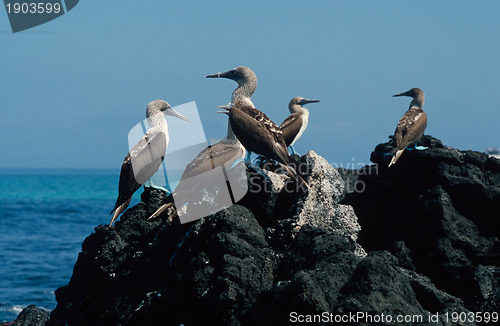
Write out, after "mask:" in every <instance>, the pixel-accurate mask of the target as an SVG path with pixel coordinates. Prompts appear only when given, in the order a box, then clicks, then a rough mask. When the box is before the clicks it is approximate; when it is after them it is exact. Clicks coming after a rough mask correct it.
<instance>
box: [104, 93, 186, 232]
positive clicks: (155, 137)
mask: <svg viewBox="0 0 500 326" xmlns="http://www.w3.org/2000/svg"><path fill="white" fill-rule="evenodd" d="M164 115H170V116H174V117H177V118H180V119H182V120H185V121H188V122H189V119H188V118H186V117H184V116H183V115H181V114H180V113H178V112H177V111H175V110H174V109H172V107H171V106H170V105H169V104H168V103H167V102H165V101H162V100H156V101H152V102H151V103H149V104H148V106H147V108H146V118H147V120H148V123H149V125H150V128H149V129H148V130H147V131H146V133H145V134H144V136H143V137H142V138H141V139H140V140H139V142H138V143H137V144H135V145H134V147H132V149H131V150H130V152H128V154H127V156H126V157H125V159H124V160H123V164H122V168H121V171H120V181H119V184H118V198H117V200H116V204H115V207H114V208H113V210H112V211H111V213H110V214H113V218H112V219H111V223H109V225H110V226H111V225H112V224H113V222H114V221H115V220H116V219H117V218H118V216H119V215H120V214H121V213H122V212H123V211H124V210H125V209H126V208H127V207H128V205H129V204H130V200H131V199H132V195H133V194H134V192H136V191H137V189H139V188H140V187H141V185H143V184H144V183H145V182H146V181H148V180H149V179H150V178H151V177H152V176H153V174H155V173H156V171H158V168H159V167H160V166H161V163H162V162H163V159H164V158H165V153H166V150H167V146H168V143H169V139H170V137H169V134H168V125H167V121H166V120H165V116H164Z"/></svg>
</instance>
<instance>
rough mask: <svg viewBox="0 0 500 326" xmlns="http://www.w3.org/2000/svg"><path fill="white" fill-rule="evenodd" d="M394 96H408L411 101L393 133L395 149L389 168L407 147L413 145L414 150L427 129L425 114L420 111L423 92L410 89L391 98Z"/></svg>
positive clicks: (417, 89)
mask: <svg viewBox="0 0 500 326" xmlns="http://www.w3.org/2000/svg"><path fill="white" fill-rule="evenodd" d="M396 96H409V97H411V98H413V100H412V101H411V103H410V108H409V109H408V111H406V113H405V114H404V115H403V117H402V118H401V120H399V123H398V126H397V127H396V131H394V136H393V142H394V145H395V148H394V149H393V151H392V153H393V154H394V156H393V157H392V159H391V162H390V163H389V166H391V165H393V164H395V163H396V162H397V160H398V159H399V157H400V156H401V154H403V151H404V150H405V148H407V147H408V146H410V145H412V144H415V148H417V147H416V143H417V141H419V140H420V138H422V136H423V135H424V131H425V128H426V127H427V114H426V113H425V112H424V110H423V109H422V108H423V106H424V100H425V95H424V92H423V91H422V90H421V89H420V88H412V89H410V90H409V91H407V92H404V93H401V94H396V95H393V97H396ZM417 149H419V148H417ZM422 149H423V148H422Z"/></svg>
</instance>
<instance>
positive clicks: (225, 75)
mask: <svg viewBox="0 0 500 326" xmlns="http://www.w3.org/2000/svg"><path fill="white" fill-rule="evenodd" d="M235 77H236V72H235V71H234V69H233V70H229V71H226V72H219V73H217V74H213V75H208V76H205V78H228V79H234V78H235Z"/></svg>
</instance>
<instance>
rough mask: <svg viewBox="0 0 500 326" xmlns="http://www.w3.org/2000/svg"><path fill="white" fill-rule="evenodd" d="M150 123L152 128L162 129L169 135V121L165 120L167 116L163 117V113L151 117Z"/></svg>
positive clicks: (149, 118)
mask: <svg viewBox="0 0 500 326" xmlns="http://www.w3.org/2000/svg"><path fill="white" fill-rule="evenodd" d="M148 123H149V126H150V128H153V129H160V130H163V131H164V132H166V133H168V125H167V120H165V116H164V115H163V113H161V112H160V113H156V114H153V115H151V116H149V117H148Z"/></svg>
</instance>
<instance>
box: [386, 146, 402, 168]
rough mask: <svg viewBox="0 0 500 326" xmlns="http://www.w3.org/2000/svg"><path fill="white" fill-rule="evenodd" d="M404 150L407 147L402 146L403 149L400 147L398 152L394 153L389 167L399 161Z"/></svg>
mask: <svg viewBox="0 0 500 326" xmlns="http://www.w3.org/2000/svg"><path fill="white" fill-rule="evenodd" d="M404 150H405V149H404V148H402V149H398V150H397V151H396V153H395V154H394V156H393V157H392V159H391V162H390V163H389V167H391V165H394V164H396V162H397V161H398V160H399V158H400V157H401V154H403V151H404Z"/></svg>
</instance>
